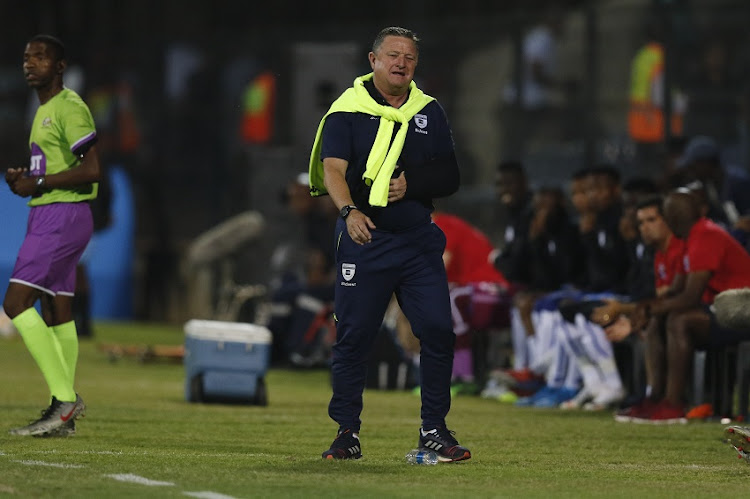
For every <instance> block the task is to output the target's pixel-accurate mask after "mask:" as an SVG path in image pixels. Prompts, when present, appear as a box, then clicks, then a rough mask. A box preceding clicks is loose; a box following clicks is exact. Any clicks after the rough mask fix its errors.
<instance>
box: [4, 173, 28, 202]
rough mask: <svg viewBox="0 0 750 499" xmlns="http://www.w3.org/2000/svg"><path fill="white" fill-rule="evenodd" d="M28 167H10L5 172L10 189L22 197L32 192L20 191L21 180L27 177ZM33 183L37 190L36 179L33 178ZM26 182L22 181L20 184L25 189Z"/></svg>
mask: <svg viewBox="0 0 750 499" xmlns="http://www.w3.org/2000/svg"><path fill="white" fill-rule="evenodd" d="M28 171H29V169H28V168H8V170H7V171H6V172H5V181H6V182H7V183H8V187H10V190H11V191H12V192H13V194H17V195H19V196H21V197H26V196H29V195H30V194H22V193H21V192H19V182H20V181H21V180H24V179H27V180H28V178H27V177H25V175H26V172H28ZM31 182H32V184H33V185H34V190H36V184H35V182H34V179H31ZM23 184H24V183H23V182H22V183H21V185H20V188H21V189H23V187H24V185H23Z"/></svg>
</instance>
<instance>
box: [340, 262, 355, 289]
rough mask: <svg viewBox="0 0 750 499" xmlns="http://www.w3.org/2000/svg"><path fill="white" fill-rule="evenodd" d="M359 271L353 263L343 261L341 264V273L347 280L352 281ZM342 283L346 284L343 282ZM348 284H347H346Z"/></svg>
mask: <svg viewBox="0 0 750 499" xmlns="http://www.w3.org/2000/svg"><path fill="white" fill-rule="evenodd" d="M356 272H357V266H356V265H355V264H353V263H342V264H341V275H342V276H343V277H344V280H345V281H346V282H349V281H351V280H352V279H353V278H354V274H355V273H356ZM341 284H344V283H343V282H342V283H341ZM344 285H345V286H346V284H344Z"/></svg>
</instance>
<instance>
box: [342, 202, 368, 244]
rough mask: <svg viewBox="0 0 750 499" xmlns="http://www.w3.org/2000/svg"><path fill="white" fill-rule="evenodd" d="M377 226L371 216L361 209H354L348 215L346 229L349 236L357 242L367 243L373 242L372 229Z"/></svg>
mask: <svg viewBox="0 0 750 499" xmlns="http://www.w3.org/2000/svg"><path fill="white" fill-rule="evenodd" d="M374 228H375V224H374V223H372V220H370V217H368V216H367V215H365V214H364V213H362V212H361V211H359V210H352V211H351V213H349V216H348V217H346V230H347V232H349V237H351V238H352V241H354V242H355V243H357V244H367V243H371V242H372V234H371V233H370V230H371V229H374Z"/></svg>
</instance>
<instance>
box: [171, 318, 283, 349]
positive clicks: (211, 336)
mask: <svg viewBox="0 0 750 499" xmlns="http://www.w3.org/2000/svg"><path fill="white" fill-rule="evenodd" d="M185 336H189V337H191V338H196V339H199V340H215V341H235V342H238V343H256V344H266V345H270V344H271V331H269V330H268V328H265V327H263V326H259V325H257V324H250V323H247V322H224V321H206V320H198V319H192V320H189V321H188V322H187V323H186V324H185Z"/></svg>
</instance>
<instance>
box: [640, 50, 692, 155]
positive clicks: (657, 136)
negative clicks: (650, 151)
mask: <svg viewBox="0 0 750 499" xmlns="http://www.w3.org/2000/svg"><path fill="white" fill-rule="evenodd" d="M663 82H664V48H663V47H662V45H661V44H659V43H656V42H652V43H649V44H647V45H646V46H645V47H643V48H642V49H641V50H639V51H638V53H637V54H636V56H635V58H634V59H633V63H632V65H631V68H630V109H629V110H628V134H629V135H630V138H631V139H633V140H634V141H636V142H662V141H663V140H664V112H663V111H662V106H661V104H660V102H661V95H658V94H659V93H660V89H661V85H662V84H663ZM671 131H672V134H674V135H681V134H682V113H681V112H680V111H679V110H677V109H675V108H674V107H673V108H672V117H671Z"/></svg>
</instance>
